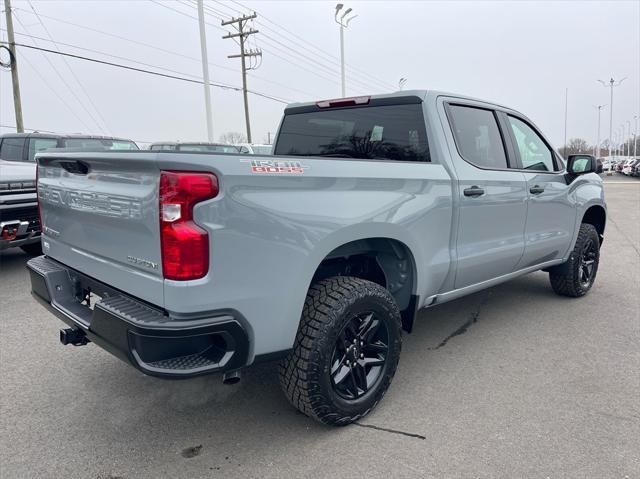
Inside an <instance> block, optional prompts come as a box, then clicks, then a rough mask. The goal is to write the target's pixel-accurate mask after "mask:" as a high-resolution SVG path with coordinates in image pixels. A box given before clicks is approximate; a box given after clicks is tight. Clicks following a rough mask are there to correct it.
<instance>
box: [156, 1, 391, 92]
mask: <svg viewBox="0 0 640 479" xmlns="http://www.w3.org/2000/svg"><path fill="white" fill-rule="evenodd" d="M150 1H152V2H154V3H157V2H156V0H150ZM163 6H164V7H165V8H168V9H170V10H173V11H175V12H177V13H180V14H182V15H184V16H187V17H189V18H193V19H196V20H197V18H196V17H193V16H191V15H189V14H187V13H184V12H181V11H179V10H176V9H174V8H171V7H168V6H166V5H163ZM209 8H211V7H209ZM207 15H211V13H210V12H209V11H207ZM212 16H213V17H214V18H218V17H217V16H215V15H212ZM207 25H210V26H213V25H212V24H211V23H207ZM215 28H218V27H217V26H215ZM264 37H265V38H267V39H269V43H265V44H266V45H268V46H269V47H270V48H273V49H275V50H276V51H279V52H281V53H284V54H287V55H290V56H292V57H293V58H295V61H291V60H286V59H284V58H282V57H279V56H278V55H274V56H276V57H278V58H280V59H282V60H284V61H286V62H287V63H289V64H291V65H293V66H295V67H298V68H301V69H303V70H307V71H309V70H308V69H305V68H302V67H301V66H300V65H299V63H296V62H300V61H303V62H305V63H306V64H308V65H310V66H311V67H313V68H318V67H319V68H322V69H323V70H324V73H325V74H326V73H328V74H330V75H335V74H336V73H338V70H336V69H334V68H333V67H331V66H327V65H326V64H324V63H320V62H319V61H318V60H317V59H314V58H311V57H309V56H307V55H305V54H304V53H301V52H299V51H298V50H296V49H295V48H292V47H290V46H289V45H285V44H284V43H282V42H280V41H279V40H277V39H275V38H273V37H271V36H269V35H266V34H265V35H264ZM263 41H264V39H263ZM273 42H274V43H277V44H278V45H281V47H278V46H276V45H274V44H273ZM284 49H287V50H289V51H290V52H293V53H290V52H289V51H285V50H284ZM296 55H297V56H298V57H300V58H296ZM312 73H313V74H314V75H316V76H319V75H318V74H317V72H312ZM320 77H321V78H323V79H325V80H327V81H331V82H335V81H334V80H331V79H328V78H326V77H322V76H320ZM352 81H353V82H355V83H359V84H360V87H361V88H362V87H364V88H366V89H367V90H369V89H372V88H374V89H377V88H379V87H374V86H372V85H371V84H369V83H367V82H364V81H362V80H359V79H352Z"/></svg>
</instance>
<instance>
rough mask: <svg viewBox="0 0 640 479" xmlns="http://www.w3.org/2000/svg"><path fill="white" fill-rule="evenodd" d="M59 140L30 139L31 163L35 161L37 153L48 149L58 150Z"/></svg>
mask: <svg viewBox="0 0 640 479" xmlns="http://www.w3.org/2000/svg"><path fill="white" fill-rule="evenodd" d="M57 146H58V139H57V138H30V139H29V161H33V160H34V157H35V156H36V153H38V152H39V151H42V150H46V149H47V148H56V147H57Z"/></svg>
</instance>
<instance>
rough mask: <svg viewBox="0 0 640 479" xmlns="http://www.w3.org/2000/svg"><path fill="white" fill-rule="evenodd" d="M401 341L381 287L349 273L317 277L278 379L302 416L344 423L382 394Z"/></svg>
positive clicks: (394, 308) (392, 307)
mask: <svg viewBox="0 0 640 479" xmlns="http://www.w3.org/2000/svg"><path fill="white" fill-rule="evenodd" d="M401 342H402V338H401V322H400V311H399V310H398V306H397V305H396V303H395V300H394V299H393V297H392V296H391V294H390V293H389V292H388V291H387V290H386V289H384V288H383V287H382V286H380V285H378V284H376V283H372V282H370V281H366V280H363V279H359V278H354V277H348V276H338V277H333V278H329V279H325V280H322V281H320V282H318V283H316V284H314V285H313V286H312V287H311V288H310V289H309V292H308V294H307V299H306V301H305V305H304V309H303V312H302V318H301V322H300V327H299V330H298V334H297V336H296V341H295V344H294V348H293V351H292V352H291V353H290V354H289V356H288V357H287V358H285V359H284V360H283V361H282V363H281V365H280V383H281V385H282V388H283V390H284V392H285V394H286V396H287V398H288V399H289V401H290V402H291V403H292V404H293V405H294V406H295V407H297V408H298V409H299V410H300V411H301V412H303V413H304V414H306V415H307V416H310V417H312V418H314V419H316V420H318V421H320V422H323V423H325V424H330V425H345V424H349V423H351V422H353V421H355V420H357V419H359V418H361V417H363V416H365V415H366V414H367V413H369V411H371V410H372V409H373V408H374V407H375V406H376V405H377V404H378V402H379V401H380V400H381V399H382V397H383V396H384V393H385V392H386V390H387V388H388V387H389V384H390V383H391V379H392V378H393V375H394V374H395V371H396V367H397V365H398V359H399V357H400V349H401Z"/></svg>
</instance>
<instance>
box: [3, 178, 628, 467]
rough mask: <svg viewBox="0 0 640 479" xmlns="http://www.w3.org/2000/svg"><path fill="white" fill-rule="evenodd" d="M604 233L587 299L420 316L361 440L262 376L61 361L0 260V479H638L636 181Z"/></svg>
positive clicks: (528, 299)
mask: <svg viewBox="0 0 640 479" xmlns="http://www.w3.org/2000/svg"><path fill="white" fill-rule="evenodd" d="M605 182H606V183H607V185H606V195H607V203H608V208H609V220H608V224H607V231H606V239H605V242H604V246H603V250H602V257H601V263H600V269H599V271H598V278H597V281H596V284H595V286H594V288H593V290H592V291H591V292H590V294H589V295H587V296H586V297H585V298H581V299H578V300H576V299H568V298H562V297H559V296H556V295H555V294H554V293H553V292H552V290H551V288H550V286H549V284H548V278H547V274H545V273H542V272H538V273H534V274H531V275H528V276H525V277H522V278H519V279H516V280H514V281H511V282H509V283H506V284H503V285H500V286H497V287H494V288H492V289H490V290H487V291H483V292H480V293H477V294H475V295H472V296H469V297H467V298H463V299H461V300H458V301H455V302H452V303H448V304H443V305H441V306H438V307H435V308H433V309H429V310H427V311H423V312H422V313H421V315H420V321H418V322H417V325H416V328H415V331H414V333H413V334H411V335H407V336H405V339H404V346H403V352H402V357H401V360H400V366H399V369H398V372H397V375H396V377H395V379H394V381H393V383H392V385H391V388H390V390H389V391H388V393H387V395H386V397H385V399H384V400H383V402H382V403H381V404H380V405H379V406H378V408H377V409H376V410H375V411H374V412H373V413H372V414H370V415H369V416H367V417H366V418H364V419H363V420H362V421H361V422H360V424H359V425H352V426H349V427H345V428H338V429H332V428H328V427H324V426H322V425H320V424H317V423H315V422H313V421H312V420H310V419H308V418H306V417H305V416H303V415H301V414H299V413H297V412H296V411H295V410H294V409H293V407H291V406H289V404H288V403H287V401H286V399H285V398H284V396H283V395H282V393H281V392H280V389H279V386H278V383H277V377H276V373H275V368H273V366H272V365H268V364H267V365H262V366H260V367H255V368H251V369H249V370H248V371H246V372H245V374H244V376H243V379H242V381H241V382H240V383H239V384H238V385H236V386H224V385H223V384H222V383H221V380H220V377H219V376H209V377H204V378H197V379H193V380H186V381H164V380H159V379H154V378H150V377H147V376H144V375H142V374H141V373H139V372H137V371H136V370H134V369H133V368H131V367H129V366H127V365H125V364H124V363H122V362H120V361H119V360H118V359H116V358H114V357H112V356H111V355H109V354H108V353H106V352H105V351H103V350H101V349H99V348H97V347H95V346H93V345H89V346H88V347H82V348H74V347H71V346H66V347H63V346H61V345H60V343H59V342H58V330H59V329H60V327H61V326H62V323H61V322H59V321H58V320H57V319H55V318H54V317H53V316H51V315H49V314H48V313H46V312H45V311H44V309H42V308H41V307H40V306H39V305H37V304H36V303H35V302H34V301H33V300H32V299H31V298H30V295H29V281H28V275H27V272H26V271H25V268H24V264H25V261H26V259H27V257H26V255H24V254H23V253H22V252H20V251H19V250H18V251H6V252H4V253H1V256H0V272H1V275H0V279H1V283H0V401H1V412H0V413H1V428H0V477H2V478H3V479H4V478H22V477H28V478H33V477H46V478H49V477H51V478H100V479H107V478H109V479H115V478H125V479H131V478H159V477H180V478H183V477H185V478H201V477H202V478H204V477H336V478H343V477H348V478H354V477H438V478H498V477H505V478H506V477H508V478H543V479H544V478H621V479H622V478H638V477H640V447H639V444H640V399H639V398H640V299H639V297H638V293H639V292H640V180H639V179H631V178H624V177H622V176H621V175H616V176H613V177H605Z"/></svg>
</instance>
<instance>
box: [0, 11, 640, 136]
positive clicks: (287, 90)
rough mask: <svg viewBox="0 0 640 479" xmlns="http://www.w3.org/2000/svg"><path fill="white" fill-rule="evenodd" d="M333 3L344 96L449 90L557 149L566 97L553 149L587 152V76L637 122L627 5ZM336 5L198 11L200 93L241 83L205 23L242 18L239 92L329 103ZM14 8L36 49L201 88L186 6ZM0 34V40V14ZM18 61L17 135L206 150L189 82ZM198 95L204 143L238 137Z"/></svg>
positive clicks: (603, 100) (224, 104) (228, 108)
mask: <svg viewBox="0 0 640 479" xmlns="http://www.w3.org/2000/svg"><path fill="white" fill-rule="evenodd" d="M159 3H162V5H160V4H159ZM343 3H345V4H346V6H347V7H352V8H353V11H354V13H357V14H358V17H357V18H355V20H353V22H352V23H351V25H350V26H349V29H348V30H347V31H346V34H345V51H346V53H345V55H346V63H347V65H348V67H349V68H348V72H347V73H348V74H347V95H358V94H367V93H379V92H385V91H392V90H394V89H397V84H398V80H399V79H400V78H401V77H406V78H407V79H408V81H407V84H406V88H407V89H410V88H416V89H418V88H425V89H438V90H445V91H451V92H456V93H462V94H466V95H471V96H476V97H479V98H482V99H487V100H492V101H496V102H499V103H502V104H505V105H508V106H510V107H513V108H515V109H517V110H520V111H521V112H523V113H524V114H526V115H528V116H529V117H530V118H531V119H533V121H534V122H536V123H537V124H538V126H539V127H540V128H542V130H543V131H544V132H545V133H546V134H547V136H549V137H550V139H551V141H552V142H553V143H554V144H555V146H556V147H559V146H561V145H562V141H563V136H564V102H565V98H564V95H565V88H568V89H569V102H568V104H569V115H568V116H569V122H568V125H569V126H568V137H569V138H572V137H582V138H585V139H587V140H588V141H589V142H590V143H595V140H596V138H595V137H596V127H597V112H596V110H595V109H594V108H593V105H596V104H608V103H609V90H608V89H605V88H603V87H602V86H601V85H600V84H599V83H597V82H596V80H597V79H602V80H608V79H609V78H610V77H611V76H614V78H616V79H619V78H623V77H627V80H625V81H624V82H623V83H622V85H621V86H620V87H618V88H616V90H615V105H614V122H613V125H614V129H618V128H619V127H620V125H621V124H622V123H625V124H626V121H627V120H631V122H632V129H633V117H634V115H637V114H638V111H639V110H640V83H639V81H640V1H637V0H635V1H606V2H595V1H567V2H560V1H538V2H516V1H512V2H507V1H502V2H484V1H464V2H457V1H446V2H432V1H413V2H401V1H390V0H387V1H360V2H358V1H343ZM335 4H336V2H335V1H327V2H325V1H288V2H285V1H256V0H240V1H239V2H227V1H220V2H216V1H210V0H206V1H205V6H206V8H207V12H208V13H207V16H208V18H207V22H209V23H210V24H211V25H209V26H207V28H206V34H207V44H208V49H209V62H210V64H211V65H210V74H211V81H214V82H220V83H223V84H227V85H233V86H240V85H241V74H240V60H239V59H228V58H227V55H230V54H235V53H238V49H239V47H238V46H237V45H236V44H235V43H234V42H233V41H231V40H222V38H221V37H222V35H224V30H230V29H229V28H228V27H225V28H222V27H220V26H219V25H220V19H219V18H218V17H229V16H231V15H234V14H235V15H237V14H238V11H243V12H251V11H254V10H255V11H256V12H257V14H258V20H257V21H256V23H255V24H254V27H255V28H256V29H258V30H260V33H258V34H256V35H254V36H253V37H252V41H251V47H252V48H260V49H262V52H263V58H262V64H261V65H260V67H259V68H258V69H256V70H254V71H251V72H250V76H249V88H250V89H251V90H255V91H256V92H260V93H264V94H266V95H270V96H273V97H276V98H278V99H281V100H287V101H290V100H291V101H305V100H317V99H326V98H335V97H339V96H340V74H339V63H338V60H337V59H338V55H339V31H338V26H337V25H336V24H335V23H334V20H333V13H334V7H335ZM13 6H14V9H15V12H14V13H15V17H16V19H15V20H14V28H15V30H16V32H20V33H24V34H28V35H31V36H36V37H41V38H43V39H48V35H49V34H50V35H51V37H52V38H53V39H54V40H55V41H56V42H58V45H57V48H59V49H60V50H61V51H64V52H69V53H73V54H77V55H85V56H89V57H93V58H99V59H103V60H106V61H112V62H116V63H123V64H127V65H131V66H134V67H137V68H144V69H150V70H154V71H158V72H164V73H168V74H174V75H180V76H185V77H190V78H201V77H202V69H201V65H200V63H199V61H198V59H199V57H200V46H199V37H198V28H197V21H196V20H195V18H190V17H196V15H197V13H196V7H195V2H194V1H192V0H183V1H181V2H179V1H165V2H156V3H154V2H152V1H106V0H104V1H53V0H49V1H39V0H32V1H31V2H28V1H18V0H13ZM32 7H33V9H35V11H36V12H37V13H38V14H40V20H41V21H42V24H41V23H40V20H39V19H38V17H37V16H36V15H35V14H34V10H33V9H32ZM345 8H346V7H345ZM178 12H181V13H178ZM60 20H64V21H66V22H70V23H73V24H76V25H71V24H70V23H63V22H61V21H60ZM43 25H44V27H43ZM82 27H84V28H82ZM0 28H2V29H5V28H6V24H5V19H4V14H3V15H2V21H1V27H0ZM93 30H99V31H102V32H107V33H110V34H112V35H115V36H118V37H122V38H126V39H127V40H124V39H119V38H116V37H114V36H108V35H105V34H103V33H99V32H97V31H93ZM47 31H48V32H47ZM0 37H2V39H3V40H5V39H6V32H5V31H0ZM130 40H134V41H135V42H138V43H134V42H132V41H130ZM16 41H17V42H21V43H27V44H37V45H39V46H41V47H44V48H50V49H53V50H55V49H56V46H55V45H53V44H52V43H51V42H50V41H44V40H38V39H34V38H29V37H25V36H22V35H16ZM63 44H67V45H63ZM142 44H147V45H150V46H152V47H155V48H151V47H150V46H145V45H142ZM70 45H73V46H70ZM76 47H82V48H84V49H85V50H82V49H79V48H76ZM156 48H160V49H164V50H166V51H167V52H164V51H160V50H158V49H156ZM90 50H94V51H90ZM96 52H100V53H96ZM169 52H170V53H169ZM174 53H177V54H179V55H176V54H174ZM18 54H19V60H18V61H19V65H20V81H21V90H22V102H23V110H24V122H25V126H26V127H28V128H37V129H42V130H54V131H60V132H83V133H85V132H86V133H98V134H100V133H102V134H113V135H118V136H124V137H128V138H132V139H135V140H138V141H156V140H206V123H205V114H204V101H203V87H202V86H201V85H197V84H192V83H186V82H182V81H176V80H172V79H167V78H159V77H154V76H150V75H147V74H142V73H137V72H132V71H126V70H122V69H117V68H112V67H109V66H105V65H99V64H94V63H87V62H84V61H81V60H77V59H73V58H68V59H67V61H66V63H67V64H68V65H66V64H65V62H64V60H63V59H62V58H61V57H59V56H55V55H48V54H45V53H41V52H38V51H35V50H28V49H25V48H19V50H18ZM105 54H109V55H112V56H106V55H105ZM116 57H120V58H116ZM47 58H48V59H47ZM133 61H135V62H139V63H134V62H133ZM143 64H146V66H145V65H143ZM52 65H55V67H56V68H57V70H58V72H59V74H60V76H62V77H63V78H64V81H65V82H66V83H67V85H65V83H64V82H63V80H62V79H61V78H60V76H58V73H56V71H55V70H54V69H53V67H52ZM69 67H70V68H71V70H72V71H73V74H72V73H71V71H70V69H69ZM160 68H162V69H160ZM168 70H173V71H174V73H171V72H169V71H168ZM176 72H177V73H176ZM78 81H79V82H80V83H81V84H82V86H79V84H78ZM211 92H212V103H213V111H214V114H213V117H214V131H215V136H216V138H218V136H219V135H220V134H222V133H224V132H228V131H240V132H244V117H243V106H242V94H241V93H240V92H238V91H233V90H228V89H220V88H214V87H212V88H211ZM87 95H88V96H89V97H90V99H89V98H87ZM249 103H250V112H251V120H252V129H253V132H254V142H262V141H264V140H266V137H267V132H275V130H276V129H277V127H278V122H279V120H280V116H281V114H282V109H283V107H284V104H283V103H281V102H278V101H274V100H271V99H267V98H263V97H259V96H256V95H250V96H249ZM608 108H609V106H607V107H606V109H605V110H603V115H602V137H603V138H604V137H607V136H608V128H609V111H608ZM96 110H97V111H96ZM0 124H2V125H14V124H15V123H14V114H13V101H12V92H11V75H10V73H9V71H7V70H0ZM9 131H11V130H10V129H8V128H5V127H1V128H0V132H3V133H6V132H9Z"/></svg>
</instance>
